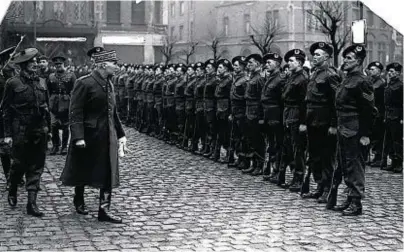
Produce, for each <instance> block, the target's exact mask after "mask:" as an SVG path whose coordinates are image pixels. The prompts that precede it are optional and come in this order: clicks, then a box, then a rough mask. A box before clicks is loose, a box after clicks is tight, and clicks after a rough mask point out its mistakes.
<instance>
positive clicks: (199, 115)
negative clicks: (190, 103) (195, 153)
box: [192, 110, 206, 144]
mask: <svg viewBox="0 0 404 252" xmlns="http://www.w3.org/2000/svg"><path fill="white" fill-rule="evenodd" d="M205 136H206V124H205V114H204V112H203V110H202V111H197V112H196V113H195V129H194V134H193V136H192V143H193V144H198V143H199V140H201V142H202V144H204V143H205Z"/></svg>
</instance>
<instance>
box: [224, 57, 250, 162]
mask: <svg viewBox="0 0 404 252" xmlns="http://www.w3.org/2000/svg"><path fill="white" fill-rule="evenodd" d="M245 60H246V58H245V57H243V56H236V57H234V58H233V59H232V64H233V69H234V74H233V84H232V87H231V91H230V102H231V115H230V116H229V117H230V118H229V119H230V121H231V124H232V127H231V128H232V130H231V133H230V134H231V136H230V151H229V160H228V161H229V167H236V168H238V169H245V168H247V167H248V165H249V164H247V161H246V156H245V155H246V143H245V134H244V132H245V127H244V126H245V109H246V104H245V98H244V94H245V89H246V86H247V81H248V78H247V75H246V71H245V67H246V64H247V62H246V61H245ZM234 152H235V153H236V154H237V160H236V161H235V160H234Z"/></svg>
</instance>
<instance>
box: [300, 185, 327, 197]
mask: <svg viewBox="0 0 404 252" xmlns="http://www.w3.org/2000/svg"><path fill="white" fill-rule="evenodd" d="M322 194H323V188H322V186H321V185H320V184H317V188H316V190H314V191H312V192H309V193H304V194H303V195H302V198H304V199H318V198H320V196H321V195H322Z"/></svg>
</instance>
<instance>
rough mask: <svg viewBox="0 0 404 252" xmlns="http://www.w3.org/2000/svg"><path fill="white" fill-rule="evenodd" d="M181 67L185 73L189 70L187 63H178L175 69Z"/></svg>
mask: <svg viewBox="0 0 404 252" xmlns="http://www.w3.org/2000/svg"><path fill="white" fill-rule="evenodd" d="M178 68H181V71H182V72H183V73H185V72H186V71H187V66H186V65H185V64H182V63H179V64H177V66H176V67H175V69H178Z"/></svg>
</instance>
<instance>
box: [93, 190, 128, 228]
mask: <svg viewBox="0 0 404 252" xmlns="http://www.w3.org/2000/svg"><path fill="white" fill-rule="evenodd" d="M110 206H111V192H105V191H104V190H100V205H99V208H98V221H105V222H110V223H122V219H121V218H119V217H117V216H114V215H113V214H112V213H111V212H110V211H109V208H110Z"/></svg>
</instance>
